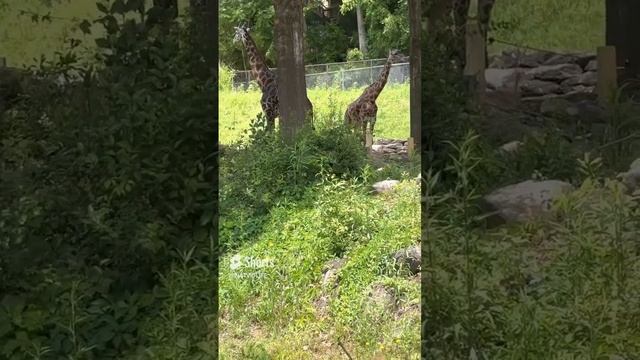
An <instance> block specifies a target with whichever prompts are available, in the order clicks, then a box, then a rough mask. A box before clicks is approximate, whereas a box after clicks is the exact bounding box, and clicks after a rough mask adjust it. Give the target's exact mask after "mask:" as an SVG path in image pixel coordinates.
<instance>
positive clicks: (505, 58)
mask: <svg viewBox="0 0 640 360" xmlns="http://www.w3.org/2000/svg"><path fill="white" fill-rule="evenodd" d="M516 65H517V56H516V54H515V53H514V52H509V51H503V52H502V54H500V55H496V56H493V57H492V58H491V61H490V63H489V68H494V69H508V68H512V67H515V66H516Z"/></svg>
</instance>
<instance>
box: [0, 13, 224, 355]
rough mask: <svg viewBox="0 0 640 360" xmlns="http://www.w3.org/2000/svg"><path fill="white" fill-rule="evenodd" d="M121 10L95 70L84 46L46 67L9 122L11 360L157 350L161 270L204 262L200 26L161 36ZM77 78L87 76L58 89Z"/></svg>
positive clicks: (1, 234) (6, 247)
mask: <svg viewBox="0 0 640 360" xmlns="http://www.w3.org/2000/svg"><path fill="white" fill-rule="evenodd" d="M117 4H122V3H121V2H116V3H114V4H113V6H111V7H109V6H107V5H108V4H102V3H101V4H99V6H98V7H99V8H100V9H101V10H102V12H103V14H102V16H101V17H100V19H98V22H99V23H101V24H102V25H104V28H105V30H106V31H105V35H104V37H103V38H99V39H97V41H96V43H97V45H98V47H99V53H98V56H97V58H96V59H97V60H96V62H95V63H93V64H84V63H81V62H79V61H78V60H77V59H78V56H77V52H78V49H77V48H76V47H72V48H71V49H69V50H67V51H66V52H63V53H59V54H57V57H56V58H55V59H52V60H51V59H50V60H47V59H43V61H42V63H41V64H40V65H39V66H38V67H34V68H32V69H30V73H31V75H30V76H31V78H32V79H33V81H30V82H29V86H26V87H25V89H24V93H23V94H22V96H21V97H20V100H19V101H17V102H16V103H15V104H14V105H13V107H12V109H11V110H10V111H7V112H5V113H4V114H2V115H1V116H2V117H1V118H0V155H1V156H0V169H2V172H3V176H2V178H1V179H0V188H2V189H3V191H2V192H0V202H2V204H3V209H2V211H1V212H0V239H2V240H0V248H1V250H2V251H0V268H2V271H1V272H0V294H3V298H2V299H0V303H2V305H3V306H2V307H1V308H2V310H0V317H1V318H2V321H0V323H1V324H2V325H0V326H2V329H1V331H0V344H3V345H4V344H7V346H4V347H2V348H1V349H0V354H1V355H0V357H2V358H12V359H19V358H22V357H20V355H22V354H26V353H28V352H31V353H39V354H41V355H42V356H41V357H39V358H43V359H49V358H66V357H74V358H78V357H79V356H84V357H94V356H99V357H100V358H103V359H110V358H113V359H115V358H118V359H119V358H124V357H126V356H127V355H129V354H131V353H132V352H133V351H134V349H136V348H138V347H140V348H144V347H146V346H150V348H153V345H154V343H153V342H154V341H165V339H164V338H163V337H159V336H155V335H154V336H151V335H153V334H152V333H151V331H150V330H147V329H146V328H143V324H144V319H145V318H147V317H152V318H153V317H156V316H158V314H162V313H163V311H164V312H166V311H167V310H164V307H163V306H167V305H166V304H165V302H166V301H167V299H166V298H165V297H164V296H163V295H162V294H161V293H160V294H158V293H154V291H153V290H152V289H154V288H157V287H160V288H164V289H167V290H170V289H171V286H173V285H171V283H167V282H166V281H165V282H164V283H162V282H160V281H159V279H158V274H159V273H160V272H162V271H163V270H164V269H166V268H171V264H172V263H174V262H175V260H174V259H173V255H172V252H173V251H174V250H175V249H182V250H186V249H191V248H195V249H197V251H195V252H194V254H193V259H194V261H195V260H200V259H203V257H204V256H206V255H207V251H205V250H204V249H208V248H209V245H210V244H209V233H210V231H211V218H212V215H213V206H214V204H213V199H214V194H215V189H213V188H212V185H211V179H212V178H213V174H214V171H213V170H214V167H213V164H214V161H213V160H214V157H213V155H214V154H213V150H214V147H213V143H212V139H214V136H215V133H214V126H213V125H214V123H213V121H212V119H211V114H213V113H214V111H215V109H214V108H213V106H212V105H213V104H212V102H211V99H210V97H211V92H212V91H214V90H215V88H214V87H213V85H214V84H213V83H212V82H211V81H209V80H208V78H209V76H210V74H208V69H206V68H205V69H204V70H202V69H203V68H204V67H203V66H202V64H201V63H200V62H199V61H198V60H197V59H199V58H200V55H199V54H200V51H201V50H200V49H199V48H198V47H197V45H198V44H197V43H194V42H193V41H192V39H195V38H193V37H192V32H193V28H194V26H195V25H194V24H192V23H190V22H187V25H186V26H185V27H179V26H178V25H177V24H173V26H172V27H171V28H169V29H168V31H166V32H164V31H162V30H161V29H159V28H154V27H150V26H148V24H147V23H140V22H136V21H135V20H132V19H130V18H129V17H123V16H120V15H121V14H122V13H124V12H126V11H124V10H123V9H122V8H119V7H118V6H116V5H117ZM155 10H157V9H154V8H152V9H150V10H149V11H150V12H154V11H155ZM147 15H149V14H145V16H147ZM123 18H124V19H123ZM147 18H148V17H147ZM121 19H122V20H121ZM200 73H206V74H207V75H205V76H200V75H199V74H200ZM73 74H79V77H80V81H76V82H68V83H66V84H64V85H56V84H55V81H56V80H57V79H60V78H61V77H62V78H65V77H66V78H70V77H71V75H73ZM70 273H74V274H76V275H73V276H69V275H65V274H70ZM206 276H207V277H209V276H210V274H209V273H208V272H207V275H206ZM202 294H204V292H202ZM209 295H210V293H207V296H209ZM209 310H211V309H209ZM160 322H162V320H158V324H156V327H159V326H161V325H160V324H159V323H160ZM192 325H193V324H192ZM193 326H194V327H193V328H192V329H195V325H193ZM194 331H195V330H194ZM190 335H191V336H192V338H191V339H190V341H196V339H197V338H198V337H201V339H205V332H198V333H197V334H196V333H195V332H194V333H193V334H190ZM196 342H197V341H196ZM200 350H201V351H204V350H202V349H200ZM44 352H46V354H43V353H44ZM82 354H84V355H82ZM173 354H176V353H175V352H174V353H173ZM185 354H190V355H193V354H194V353H193V352H192V351H190V352H185ZM34 356H36V355H34ZM173 358H179V357H178V356H177V355H176V357H173ZM188 358H195V357H188Z"/></svg>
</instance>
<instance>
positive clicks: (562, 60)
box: [541, 54, 578, 65]
mask: <svg viewBox="0 0 640 360" xmlns="http://www.w3.org/2000/svg"><path fill="white" fill-rule="evenodd" d="M577 60H578V56H577V55H575V54H555V55H552V56H551V57H550V58H548V59H547V60H546V61H545V62H543V63H542V64H541V65H560V64H575V63H576V61H577Z"/></svg>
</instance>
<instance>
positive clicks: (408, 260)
mask: <svg viewBox="0 0 640 360" xmlns="http://www.w3.org/2000/svg"><path fill="white" fill-rule="evenodd" d="M393 259H394V260H395V261H396V266H398V267H399V268H401V269H407V270H409V273H411V274H412V275H415V274H417V273H419V272H420V265H421V259H422V258H421V252H420V245H414V246H411V247H409V248H406V249H402V250H398V251H397V252H396V253H395V254H394V255H393Z"/></svg>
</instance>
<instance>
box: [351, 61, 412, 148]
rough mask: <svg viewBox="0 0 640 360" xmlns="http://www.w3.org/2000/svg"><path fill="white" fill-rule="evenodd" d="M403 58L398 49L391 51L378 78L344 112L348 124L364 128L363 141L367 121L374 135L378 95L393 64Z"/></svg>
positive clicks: (365, 134) (363, 139)
mask: <svg viewBox="0 0 640 360" xmlns="http://www.w3.org/2000/svg"><path fill="white" fill-rule="evenodd" d="M401 60H402V57H401V56H400V54H399V53H398V51H397V50H391V51H389V57H388V58H387V62H386V63H385V64H384V68H383V69H382V72H381V73H380V76H379V77H378V80H376V81H375V82H374V83H373V84H371V85H369V86H367V88H366V89H365V90H364V92H362V95H360V97H358V98H357V99H356V100H355V101H354V102H352V103H351V104H350V105H349V106H348V107H347V111H346V112H345V113H344V121H345V124H346V125H347V126H350V127H352V128H354V129H357V128H358V127H361V128H362V141H364V142H365V143H366V138H367V123H368V124H370V128H371V135H372V136H373V128H374V126H375V124H376V117H377V115H378V105H376V99H378V95H380V92H382V89H384V86H385V85H386V84H387V79H388V78H389V71H390V70H391V65H392V64H394V63H397V62H400V61H401Z"/></svg>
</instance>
